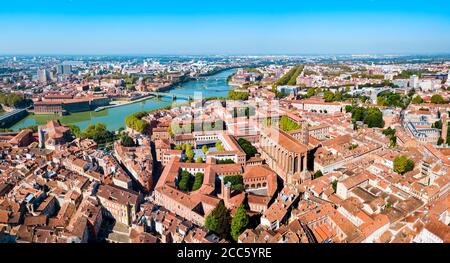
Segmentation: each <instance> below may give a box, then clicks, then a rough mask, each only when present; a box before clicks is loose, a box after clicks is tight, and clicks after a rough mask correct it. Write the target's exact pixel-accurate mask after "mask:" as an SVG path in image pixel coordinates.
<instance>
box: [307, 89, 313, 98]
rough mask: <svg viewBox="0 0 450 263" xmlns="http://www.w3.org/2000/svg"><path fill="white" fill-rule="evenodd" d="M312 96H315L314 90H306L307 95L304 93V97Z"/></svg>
mask: <svg viewBox="0 0 450 263" xmlns="http://www.w3.org/2000/svg"><path fill="white" fill-rule="evenodd" d="M314 94H315V90H314V88H308V91H307V93H306V97H308V98H309V97H312V96H314Z"/></svg>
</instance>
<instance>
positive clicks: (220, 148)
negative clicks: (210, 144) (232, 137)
mask: <svg viewBox="0 0 450 263" xmlns="http://www.w3.org/2000/svg"><path fill="white" fill-rule="evenodd" d="M216 150H217V151H219V152H222V151H225V148H224V147H223V145H222V142H221V141H217V142H216Z"/></svg>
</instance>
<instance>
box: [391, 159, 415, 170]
mask: <svg viewBox="0 0 450 263" xmlns="http://www.w3.org/2000/svg"><path fill="white" fill-rule="evenodd" d="M413 169H414V161H413V160H411V159H409V158H408V157H407V156H406V155H397V156H396V157H395V158H394V172H396V173H399V174H405V173H407V172H409V171H412V170H413Z"/></svg>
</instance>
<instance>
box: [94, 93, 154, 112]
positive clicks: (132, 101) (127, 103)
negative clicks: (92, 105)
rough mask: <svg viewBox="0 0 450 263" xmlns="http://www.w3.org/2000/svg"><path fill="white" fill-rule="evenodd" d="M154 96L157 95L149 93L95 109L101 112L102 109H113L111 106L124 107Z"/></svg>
mask: <svg viewBox="0 0 450 263" xmlns="http://www.w3.org/2000/svg"><path fill="white" fill-rule="evenodd" d="M154 97H155V95H153V94H149V95H146V96H143V97H141V98H139V99H136V100H131V101H126V102H123V103H117V104H112V105H108V106H102V107H98V108H97V109H95V110H94V111H95V112H99V111H102V110H106V109H111V108H115V107H122V106H126V105H129V104H133V103H137V102H141V101H145V100H148V99H152V98H154Z"/></svg>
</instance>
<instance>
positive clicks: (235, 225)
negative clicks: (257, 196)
mask: <svg viewBox="0 0 450 263" xmlns="http://www.w3.org/2000/svg"><path fill="white" fill-rule="evenodd" d="M249 222H250V220H249V217H248V215H247V211H246V210H245V208H244V205H242V204H241V205H240V206H239V207H238V208H237V209H236V213H235V214H234V217H233V219H232V220H231V237H232V238H233V239H234V241H237V240H238V238H239V236H240V235H241V234H242V232H244V230H245V229H246V228H247V226H248V223H249Z"/></svg>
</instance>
